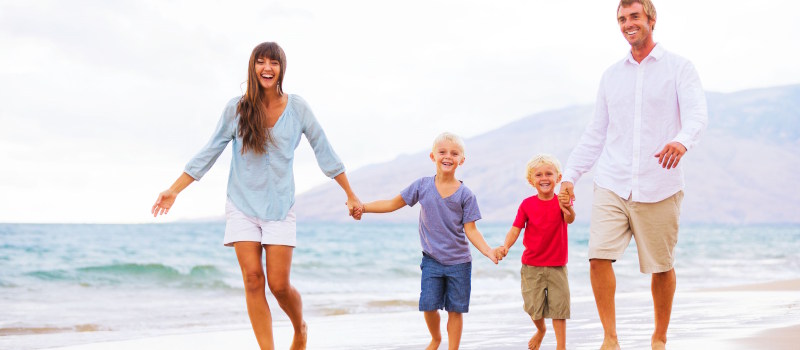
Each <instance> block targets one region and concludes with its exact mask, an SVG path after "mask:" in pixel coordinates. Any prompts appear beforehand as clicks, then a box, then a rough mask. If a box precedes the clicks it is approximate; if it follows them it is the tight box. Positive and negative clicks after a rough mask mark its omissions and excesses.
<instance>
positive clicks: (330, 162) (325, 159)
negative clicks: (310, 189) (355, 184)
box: [298, 98, 345, 178]
mask: <svg viewBox="0 0 800 350" xmlns="http://www.w3.org/2000/svg"><path fill="white" fill-rule="evenodd" d="M298 103H299V105H300V106H298V107H299V108H298V109H299V110H298V116H299V118H300V120H301V123H302V127H303V134H304V135H306V139H308V143H309V144H310V145H311V148H312V149H313V150H314V156H315V157H316V158H317V165H319V168H320V169H321V170H322V172H323V173H324V174H325V176H327V177H329V178H334V177H336V176H337V175H339V174H341V173H343V172H344V171H345V168H344V163H342V161H341V160H340V159H339V156H338V155H336V152H334V151H333V147H331V144H330V142H328V138H327V136H325V131H324V130H322V126H321V125H320V124H319V122H318V121H317V118H316V117H315V116H314V113H313V112H312V111H311V108H310V107H309V106H308V104H307V103H306V102H305V101H304V100H302V99H300V98H298Z"/></svg>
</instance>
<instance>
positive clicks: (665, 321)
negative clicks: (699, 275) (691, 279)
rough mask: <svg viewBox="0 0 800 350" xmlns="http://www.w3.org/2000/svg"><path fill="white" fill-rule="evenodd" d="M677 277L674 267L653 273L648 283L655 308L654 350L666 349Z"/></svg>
mask: <svg viewBox="0 0 800 350" xmlns="http://www.w3.org/2000/svg"><path fill="white" fill-rule="evenodd" d="M676 284H677V279H676V276H675V269H671V270H669V271H667V272H660V273H654V274H653V277H652V279H651V283H650V289H651V291H652V293H653V307H654V308H655V318H656V329H655V331H654V332H653V338H652V340H651V344H652V348H653V349H654V350H656V349H657V350H661V349H666V344H667V328H669V319H670V317H671V315H672V299H673V297H675V286H676Z"/></svg>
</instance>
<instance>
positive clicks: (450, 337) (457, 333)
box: [447, 312, 464, 350]
mask: <svg viewBox="0 0 800 350" xmlns="http://www.w3.org/2000/svg"><path fill="white" fill-rule="evenodd" d="M463 328H464V314H462V313H460V312H448V313H447V342H448V346H447V348H448V349H449V350H457V349H458V346H459V345H460V344H461V330H462V329H463Z"/></svg>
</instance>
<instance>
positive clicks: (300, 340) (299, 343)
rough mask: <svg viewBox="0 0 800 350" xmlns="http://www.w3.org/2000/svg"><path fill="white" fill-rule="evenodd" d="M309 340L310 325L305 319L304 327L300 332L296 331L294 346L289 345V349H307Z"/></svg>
mask: <svg viewBox="0 0 800 350" xmlns="http://www.w3.org/2000/svg"><path fill="white" fill-rule="evenodd" d="M307 341H308V325H307V324H306V321H303V327H302V328H301V329H300V333H297V332H295V333H294V338H293V339H292V346H290V347H289V350H305V349H306V342H307Z"/></svg>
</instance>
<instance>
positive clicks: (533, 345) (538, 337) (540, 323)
mask: <svg viewBox="0 0 800 350" xmlns="http://www.w3.org/2000/svg"><path fill="white" fill-rule="evenodd" d="M531 319H532V320H533V316H531ZM533 324H534V325H536V333H534V334H533V337H531V340H528V349H531V350H539V349H541V346H542V339H544V334H545V333H546V332H547V326H546V325H545V324H544V318H540V319H538V320H533Z"/></svg>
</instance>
